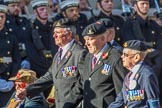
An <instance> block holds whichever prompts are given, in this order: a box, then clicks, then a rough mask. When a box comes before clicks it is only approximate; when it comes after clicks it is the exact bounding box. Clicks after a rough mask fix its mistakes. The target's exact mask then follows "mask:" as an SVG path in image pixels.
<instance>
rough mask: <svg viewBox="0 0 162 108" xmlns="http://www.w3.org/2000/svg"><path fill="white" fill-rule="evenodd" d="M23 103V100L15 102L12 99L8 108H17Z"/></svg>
mask: <svg viewBox="0 0 162 108" xmlns="http://www.w3.org/2000/svg"><path fill="white" fill-rule="evenodd" d="M20 102H21V100H15V99H11V102H10V104H9V105H8V106H7V108H17V106H18V104H19V103H20Z"/></svg>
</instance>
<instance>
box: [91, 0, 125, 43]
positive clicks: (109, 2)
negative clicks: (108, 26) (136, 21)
mask: <svg viewBox="0 0 162 108" xmlns="http://www.w3.org/2000/svg"><path fill="white" fill-rule="evenodd" d="M114 1H115V0H97V7H98V9H99V10H100V12H99V14H95V16H92V17H91V18H90V19H89V23H93V22H95V21H97V20H99V19H101V18H110V19H112V20H113V21H114V23H115V40H116V41H117V42H118V43H119V44H120V45H122V43H123V39H122V38H121V32H122V26H123V23H124V19H123V18H122V17H120V16H119V15H114V14H113V13H112V10H113V7H114Z"/></svg>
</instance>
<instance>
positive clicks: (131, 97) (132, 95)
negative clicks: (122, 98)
mask: <svg viewBox="0 0 162 108" xmlns="http://www.w3.org/2000/svg"><path fill="white" fill-rule="evenodd" d="M126 98H127V100H128V101H138V100H142V99H144V90H126Z"/></svg>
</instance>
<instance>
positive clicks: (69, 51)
mask: <svg viewBox="0 0 162 108" xmlns="http://www.w3.org/2000/svg"><path fill="white" fill-rule="evenodd" d="M75 45H76V43H75V42H74V43H73V45H71V47H70V48H69V50H68V51H67V52H66V54H65V56H64V57H63V58H62V60H61V62H60V64H57V67H58V68H57V73H56V76H57V75H58V73H59V72H60V69H61V68H62V67H63V65H64V64H66V63H67V61H68V60H69V58H70V57H71V55H72V50H73V49H74V47H75Z"/></svg>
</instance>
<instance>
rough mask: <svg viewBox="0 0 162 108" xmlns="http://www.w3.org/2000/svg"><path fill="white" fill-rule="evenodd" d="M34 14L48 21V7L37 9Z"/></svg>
mask: <svg viewBox="0 0 162 108" xmlns="http://www.w3.org/2000/svg"><path fill="white" fill-rule="evenodd" d="M34 13H35V14H36V16H37V17H40V18H41V19H48V9H47V6H41V7H37V8H36V9H35V10H34Z"/></svg>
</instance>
